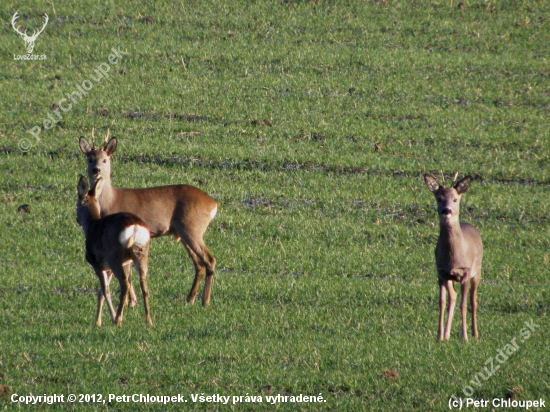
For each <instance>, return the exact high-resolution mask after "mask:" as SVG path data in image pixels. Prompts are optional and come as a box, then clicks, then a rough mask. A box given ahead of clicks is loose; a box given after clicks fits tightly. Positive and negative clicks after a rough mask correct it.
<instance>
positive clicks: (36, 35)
mask: <svg viewBox="0 0 550 412" xmlns="http://www.w3.org/2000/svg"><path fill="white" fill-rule="evenodd" d="M44 16H45V20H44V25H43V26H42V28H41V29H40V30H39V31H38V32H37V31H36V30H33V33H32V36H28V35H27V30H25V33H22V32H21V31H20V30H19V28H18V27H15V21H16V20H17V19H18V18H19V12H18V11H16V12H15V14H14V15H13V17H12V18H11V25H12V27H13V29H14V30H15V31H16V33H18V34H20V35H21V36H23V37H24V38H25V40H26V41H29V42H32V41H34V40H36V38H37V37H38V36H39V35H40V33H42V32H43V31H44V29H45V28H46V25H47V24H48V21H50V18H49V17H48V15H47V14H46V13H44Z"/></svg>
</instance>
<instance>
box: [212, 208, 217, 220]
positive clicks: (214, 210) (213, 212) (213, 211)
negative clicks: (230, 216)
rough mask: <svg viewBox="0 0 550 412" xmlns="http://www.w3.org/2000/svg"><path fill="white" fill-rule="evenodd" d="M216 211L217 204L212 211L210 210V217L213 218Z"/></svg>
mask: <svg viewBox="0 0 550 412" xmlns="http://www.w3.org/2000/svg"><path fill="white" fill-rule="evenodd" d="M216 213H218V206H216V207H215V208H214V209H212V211H211V212H210V219H214V216H216Z"/></svg>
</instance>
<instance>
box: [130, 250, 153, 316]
mask: <svg viewBox="0 0 550 412" xmlns="http://www.w3.org/2000/svg"><path fill="white" fill-rule="evenodd" d="M148 249H149V247H148V246H147V247H146V248H143V249H142V250H141V251H139V253H136V254H135V256H134V258H133V261H134V265H135V266H136V270H137V272H138V274H139V284H140V286H141V294H142V296H143V305H144V306H145V322H146V323H147V325H149V326H150V325H152V324H153V321H152V319H151V312H150V309H149V288H148V287H147V270H148V262H147V252H148Z"/></svg>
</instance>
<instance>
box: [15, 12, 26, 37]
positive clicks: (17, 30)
mask: <svg viewBox="0 0 550 412" xmlns="http://www.w3.org/2000/svg"><path fill="white" fill-rule="evenodd" d="M18 18H19V12H18V11H16V12H15V14H14V15H13V17H12V18H11V26H12V27H13V29H14V30H15V32H16V33H17V34H20V35H21V36H25V37H28V36H27V30H25V33H22V32H21V31H19V28H17V27H15V20H17V19H18Z"/></svg>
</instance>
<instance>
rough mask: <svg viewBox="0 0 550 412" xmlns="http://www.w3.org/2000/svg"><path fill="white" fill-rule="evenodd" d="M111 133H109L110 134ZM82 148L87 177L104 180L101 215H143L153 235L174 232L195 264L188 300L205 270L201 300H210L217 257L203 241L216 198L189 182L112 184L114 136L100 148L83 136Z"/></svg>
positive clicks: (115, 142)
mask: <svg viewBox="0 0 550 412" xmlns="http://www.w3.org/2000/svg"><path fill="white" fill-rule="evenodd" d="M107 136H108V135H107ZM79 144H80V150H82V152H83V153H84V154H85V155H86V159H87V161H88V177H89V179H90V184H94V183H95V182H96V181H97V179H99V178H100V177H102V178H103V180H104V181H105V183H104V185H103V191H102V192H101V194H100V196H99V203H100V205H101V215H102V216H106V215H110V214H113V213H117V212H129V213H132V214H134V215H136V216H138V217H140V218H141V219H143V221H144V222H145V223H146V224H147V226H148V227H149V228H150V230H151V234H152V236H153V237H157V236H163V235H168V234H171V235H173V236H174V237H175V238H176V240H180V241H181V243H182V244H183V246H184V247H185V249H186V250H187V253H188V254H189V256H190V257H191V259H192V260H193V264H194V266H195V279H194V281H193V286H192V287H191V291H190V292H189V295H188V296H187V302H189V303H194V302H195V298H196V295H197V292H198V289H199V286H200V283H201V281H202V278H203V277H204V275H205V273H206V281H205V285H204V291H203V300H202V303H203V305H204V306H206V305H208V303H210V296H211V293H212V281H213V277H214V269H215V267H216V259H215V258H214V256H212V254H211V253H210V251H209V250H208V248H207V247H206V244H205V243H204V240H203V236H204V233H205V232H206V229H207V228H208V225H209V223H210V221H211V220H212V219H213V218H214V216H216V212H217V210H218V204H217V202H216V201H215V200H214V199H212V198H211V197H210V196H208V195H207V194H206V193H204V192H203V191H202V190H200V189H198V188H196V187H193V186H189V185H171V186H158V187H150V188H143V189H125V188H119V187H113V186H112V184H111V156H112V155H113V153H114V152H115V150H116V147H117V139H116V138H115V137H113V138H112V139H110V140H108V141H107V137H106V138H105V143H104V144H103V145H102V146H101V147H100V148H95V147H94V145H93V144H92V145H90V144H89V143H88V141H87V140H86V139H85V138H84V137H81V138H80V140H79Z"/></svg>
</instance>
